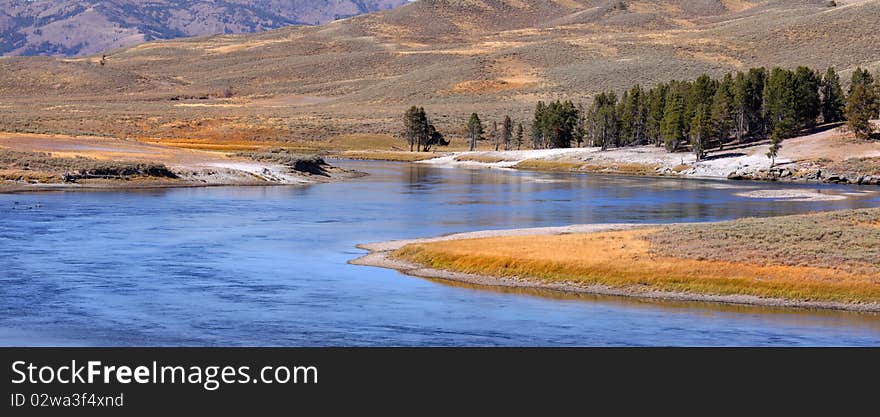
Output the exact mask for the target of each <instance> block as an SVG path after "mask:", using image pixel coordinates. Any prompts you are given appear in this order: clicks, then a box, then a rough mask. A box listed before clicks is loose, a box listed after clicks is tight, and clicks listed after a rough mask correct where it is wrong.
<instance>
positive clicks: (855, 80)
mask: <svg viewBox="0 0 880 417" xmlns="http://www.w3.org/2000/svg"><path fill="white" fill-rule="evenodd" d="M860 84H862V85H866V86H870V85H872V84H874V77H872V76H871V73H870V72H868V70H866V69H861V68H856V70H855V71H853V73H852V78H851V79H850V83H849V91H848V95H852V93H853V91H855V88H856V86H857V85H860Z"/></svg>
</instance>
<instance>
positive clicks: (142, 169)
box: [0, 149, 177, 183]
mask: <svg viewBox="0 0 880 417" xmlns="http://www.w3.org/2000/svg"><path fill="white" fill-rule="evenodd" d="M130 178H161V179H176V178H177V176H176V175H175V174H174V173H173V172H171V170H169V169H168V167H166V166H165V165H163V164H158V163H141V162H120V161H100V160H95V159H90V158H83V157H76V158H64V157H62V158H59V157H53V156H52V155H51V154H49V153H44V152H19V151H11V150H6V149H0V179H4V180H11V181H23V182H38V183H60V182H72V181H77V180H83V179H85V180H88V179H130Z"/></svg>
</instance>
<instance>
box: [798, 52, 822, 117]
mask: <svg viewBox="0 0 880 417" xmlns="http://www.w3.org/2000/svg"><path fill="white" fill-rule="evenodd" d="M792 82H793V83H794V86H793V88H794V106H795V108H794V112H795V120H796V123H797V125H798V127H807V128H809V127H813V126H815V125H816V119H817V118H818V117H819V115H820V114H821V112H822V101H821V98H820V97H819V85H820V79H819V76H818V75H817V74H816V72H815V71H813V70H812V69H810V68H807V67H798V68H797V69H796V70H795V72H794V77H793V80H792Z"/></svg>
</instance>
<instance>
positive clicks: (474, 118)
mask: <svg viewBox="0 0 880 417" xmlns="http://www.w3.org/2000/svg"><path fill="white" fill-rule="evenodd" d="M466 130H467V133H468V139H470V146H469V147H468V148H469V149H470V150H471V151H473V150H476V149H477V141H479V140H482V139H483V133H485V131H484V130H483V122H482V121H480V116H478V115H477V114H476V113H471V118H470V119H468V122H467V126H466Z"/></svg>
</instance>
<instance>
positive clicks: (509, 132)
mask: <svg viewBox="0 0 880 417" xmlns="http://www.w3.org/2000/svg"><path fill="white" fill-rule="evenodd" d="M512 139H513V120H510V116H504V121H503V122H502V123H501V142H502V143H503V144H504V150H505V151H508V150H510V142H511V140H512ZM495 150H496V151H497V150H498V145H496V146H495Z"/></svg>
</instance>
